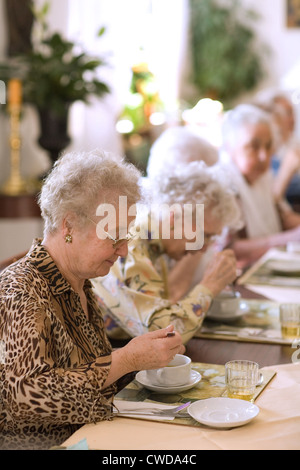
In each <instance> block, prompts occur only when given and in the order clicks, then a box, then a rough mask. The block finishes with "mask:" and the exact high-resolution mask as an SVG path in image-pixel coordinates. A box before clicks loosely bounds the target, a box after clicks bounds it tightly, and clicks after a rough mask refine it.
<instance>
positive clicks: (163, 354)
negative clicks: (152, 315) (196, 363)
mask: <svg viewBox="0 0 300 470" xmlns="http://www.w3.org/2000/svg"><path fill="white" fill-rule="evenodd" d="M173 331H174V326H173V325H170V326H168V327H167V328H163V329H161V330H156V331H152V332H150V333H146V334H144V335H141V336H137V337H136V338H133V339H132V340H131V341H129V343H128V344H126V346H124V347H123V348H120V349H117V350H115V351H113V353H112V363H111V368H110V372H109V375H108V378H107V381H106V383H105V386H108V385H110V384H111V383H113V382H115V381H116V380H118V379H119V378H120V377H122V376H123V375H125V374H128V373H129V372H133V371H139V370H147V369H158V368H160V367H165V366H166V365H167V364H169V362H171V360H172V359H173V357H174V356H175V354H183V353H184V351H185V347H184V345H183V344H182V339H181V336H180V334H179V333H177V332H175V335H174V336H170V337H168V336H167V333H170V332H173Z"/></svg>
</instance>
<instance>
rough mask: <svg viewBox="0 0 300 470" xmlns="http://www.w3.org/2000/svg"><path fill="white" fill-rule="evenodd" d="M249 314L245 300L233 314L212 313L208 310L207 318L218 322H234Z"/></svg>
mask: <svg viewBox="0 0 300 470" xmlns="http://www.w3.org/2000/svg"><path fill="white" fill-rule="evenodd" d="M248 312H249V306H248V305H247V303H246V302H245V301H243V300H241V301H240V304H239V308H238V309H236V310H235V311H232V312H221V311H220V312H210V311H209V310H208V312H207V314H206V318H207V319H209V320H215V321H218V322H223V323H227V322H232V321H234V320H237V319H238V318H240V317H242V316H243V315H245V314H246V313H248Z"/></svg>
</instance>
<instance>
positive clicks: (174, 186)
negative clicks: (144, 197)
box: [151, 162, 243, 230]
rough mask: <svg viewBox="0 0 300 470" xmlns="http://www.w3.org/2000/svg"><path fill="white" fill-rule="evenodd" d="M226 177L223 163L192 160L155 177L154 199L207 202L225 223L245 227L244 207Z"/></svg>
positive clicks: (153, 185) (156, 201)
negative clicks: (210, 164) (209, 164)
mask: <svg viewBox="0 0 300 470" xmlns="http://www.w3.org/2000/svg"><path fill="white" fill-rule="evenodd" d="M226 180H227V174H226V170H225V169H223V168H221V167H220V166H219V165H214V166H211V167H208V166H207V165H205V163H204V162H191V163H188V164H186V165H182V166H177V167H174V168H173V169H172V170H169V171H167V172H161V173H160V175H159V176H158V177H157V178H155V179H153V180H151V194H152V201H151V202H152V203H154V204H167V205H169V206H172V205H173V204H180V205H181V206H183V205H185V204H186V205H187V204H192V205H193V207H196V204H203V205H204V209H205V210H209V211H210V213H211V214H212V215H213V217H215V218H217V219H218V220H220V221H221V223H222V224H223V226H226V227H228V228H232V229H234V230H238V229H240V228H241V227H242V226H243V222H242V217H241V211H240V206H239V204H238V202H237V199H236V195H235V193H234V192H233V191H232V190H231V189H230V188H229V187H228V185H226V183H225V182H226Z"/></svg>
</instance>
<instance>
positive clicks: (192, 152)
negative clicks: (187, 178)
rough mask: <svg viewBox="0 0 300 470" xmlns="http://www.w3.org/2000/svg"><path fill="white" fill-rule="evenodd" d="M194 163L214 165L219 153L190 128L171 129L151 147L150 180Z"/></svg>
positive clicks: (148, 168) (148, 171) (148, 167)
mask: <svg viewBox="0 0 300 470" xmlns="http://www.w3.org/2000/svg"><path fill="white" fill-rule="evenodd" d="M193 161H204V162H205V163H206V164H207V165H214V164H215V163H216V162H217V161H218V151H217V149H216V148H215V147H214V146H213V145H211V144H210V143H209V142H208V141H206V140H204V139H203V138H201V137H200V136H199V135H197V134H196V133H195V132H194V131H192V130H191V129H190V128H188V127H186V126H175V127H170V128H169V129H167V130H166V131H164V132H163V133H162V134H161V135H160V136H159V137H158V139H157V140H156V141H155V142H154V144H153V145H152V147H151V150H150V154H149V159H148V164H147V175H148V177H149V178H156V177H157V176H159V174H160V172H161V171H165V170H166V169H168V168H170V169H172V168H174V167H175V166H177V165H185V164H186V163H190V162H193Z"/></svg>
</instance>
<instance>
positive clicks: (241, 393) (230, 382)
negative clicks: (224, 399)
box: [225, 360, 259, 403]
mask: <svg viewBox="0 0 300 470" xmlns="http://www.w3.org/2000/svg"><path fill="white" fill-rule="evenodd" d="M225 380H226V385H227V395H228V397H229V398H238V399H241V400H247V401H250V402H251V403H253V401H254V395H255V388H256V385H257V383H258V380H259V366H258V364H257V363H256V362H252V361H242V360H236V361H229V362H227V363H226V364H225Z"/></svg>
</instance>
